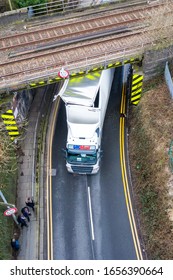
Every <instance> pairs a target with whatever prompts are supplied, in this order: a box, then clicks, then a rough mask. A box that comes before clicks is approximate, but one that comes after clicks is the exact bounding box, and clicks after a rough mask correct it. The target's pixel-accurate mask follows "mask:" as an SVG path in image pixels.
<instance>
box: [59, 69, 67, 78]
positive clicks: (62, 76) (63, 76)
mask: <svg viewBox="0 0 173 280" xmlns="http://www.w3.org/2000/svg"><path fill="white" fill-rule="evenodd" d="M58 76H59V77H60V78H62V79H67V78H68V77H69V71H67V70H65V69H64V68H63V67H62V68H61V70H60V71H59V72H58Z"/></svg>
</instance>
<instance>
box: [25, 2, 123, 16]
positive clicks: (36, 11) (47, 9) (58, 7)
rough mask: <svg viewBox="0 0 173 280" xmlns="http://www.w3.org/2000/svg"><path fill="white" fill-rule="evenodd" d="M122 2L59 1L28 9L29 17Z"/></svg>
mask: <svg viewBox="0 0 173 280" xmlns="http://www.w3.org/2000/svg"><path fill="white" fill-rule="evenodd" d="M114 2H120V1H119V0H57V1H54V2H49V3H44V4H38V5H34V6H29V7H28V17H29V18H31V17H33V16H34V17H35V16H42V15H46V14H47V15H48V14H53V13H66V12H71V11H72V10H73V11H77V10H80V9H83V8H86V7H94V6H98V5H102V4H108V3H114Z"/></svg>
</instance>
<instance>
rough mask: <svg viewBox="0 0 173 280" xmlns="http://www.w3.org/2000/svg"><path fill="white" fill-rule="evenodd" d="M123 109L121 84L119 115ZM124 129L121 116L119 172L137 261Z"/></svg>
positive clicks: (123, 97)
mask: <svg viewBox="0 0 173 280" xmlns="http://www.w3.org/2000/svg"><path fill="white" fill-rule="evenodd" d="M125 109H126V88H125V85H124V84H123V89H122V99H121V107H120V114H125ZM124 127H125V118H124V117H123V115H122V117H120V163H121V170H122V180H123V185H124V194H125V201H126V206H127V212H128V217H129V222H130V227H131V232H132V237H133V242H134V246H135V251H136V256H137V259H138V260H142V259H143V256H142V251H141V247H140V242H139V238H138V233H137V229H136V223H135V218H134V214H133V207H132V202H131V197H130V191H129V185H128V179H127V171H126V162H125V151H124V146H125V143H124V136H125V134H124Z"/></svg>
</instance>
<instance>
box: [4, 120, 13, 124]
mask: <svg viewBox="0 0 173 280" xmlns="http://www.w3.org/2000/svg"><path fill="white" fill-rule="evenodd" d="M3 123H4V124H16V121H7V120H4V121H3Z"/></svg>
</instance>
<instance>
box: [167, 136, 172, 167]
mask: <svg viewBox="0 0 173 280" xmlns="http://www.w3.org/2000/svg"><path fill="white" fill-rule="evenodd" d="M168 155H169V167H170V170H171V172H173V140H172V141H171V144H170V147H169V152H168Z"/></svg>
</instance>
